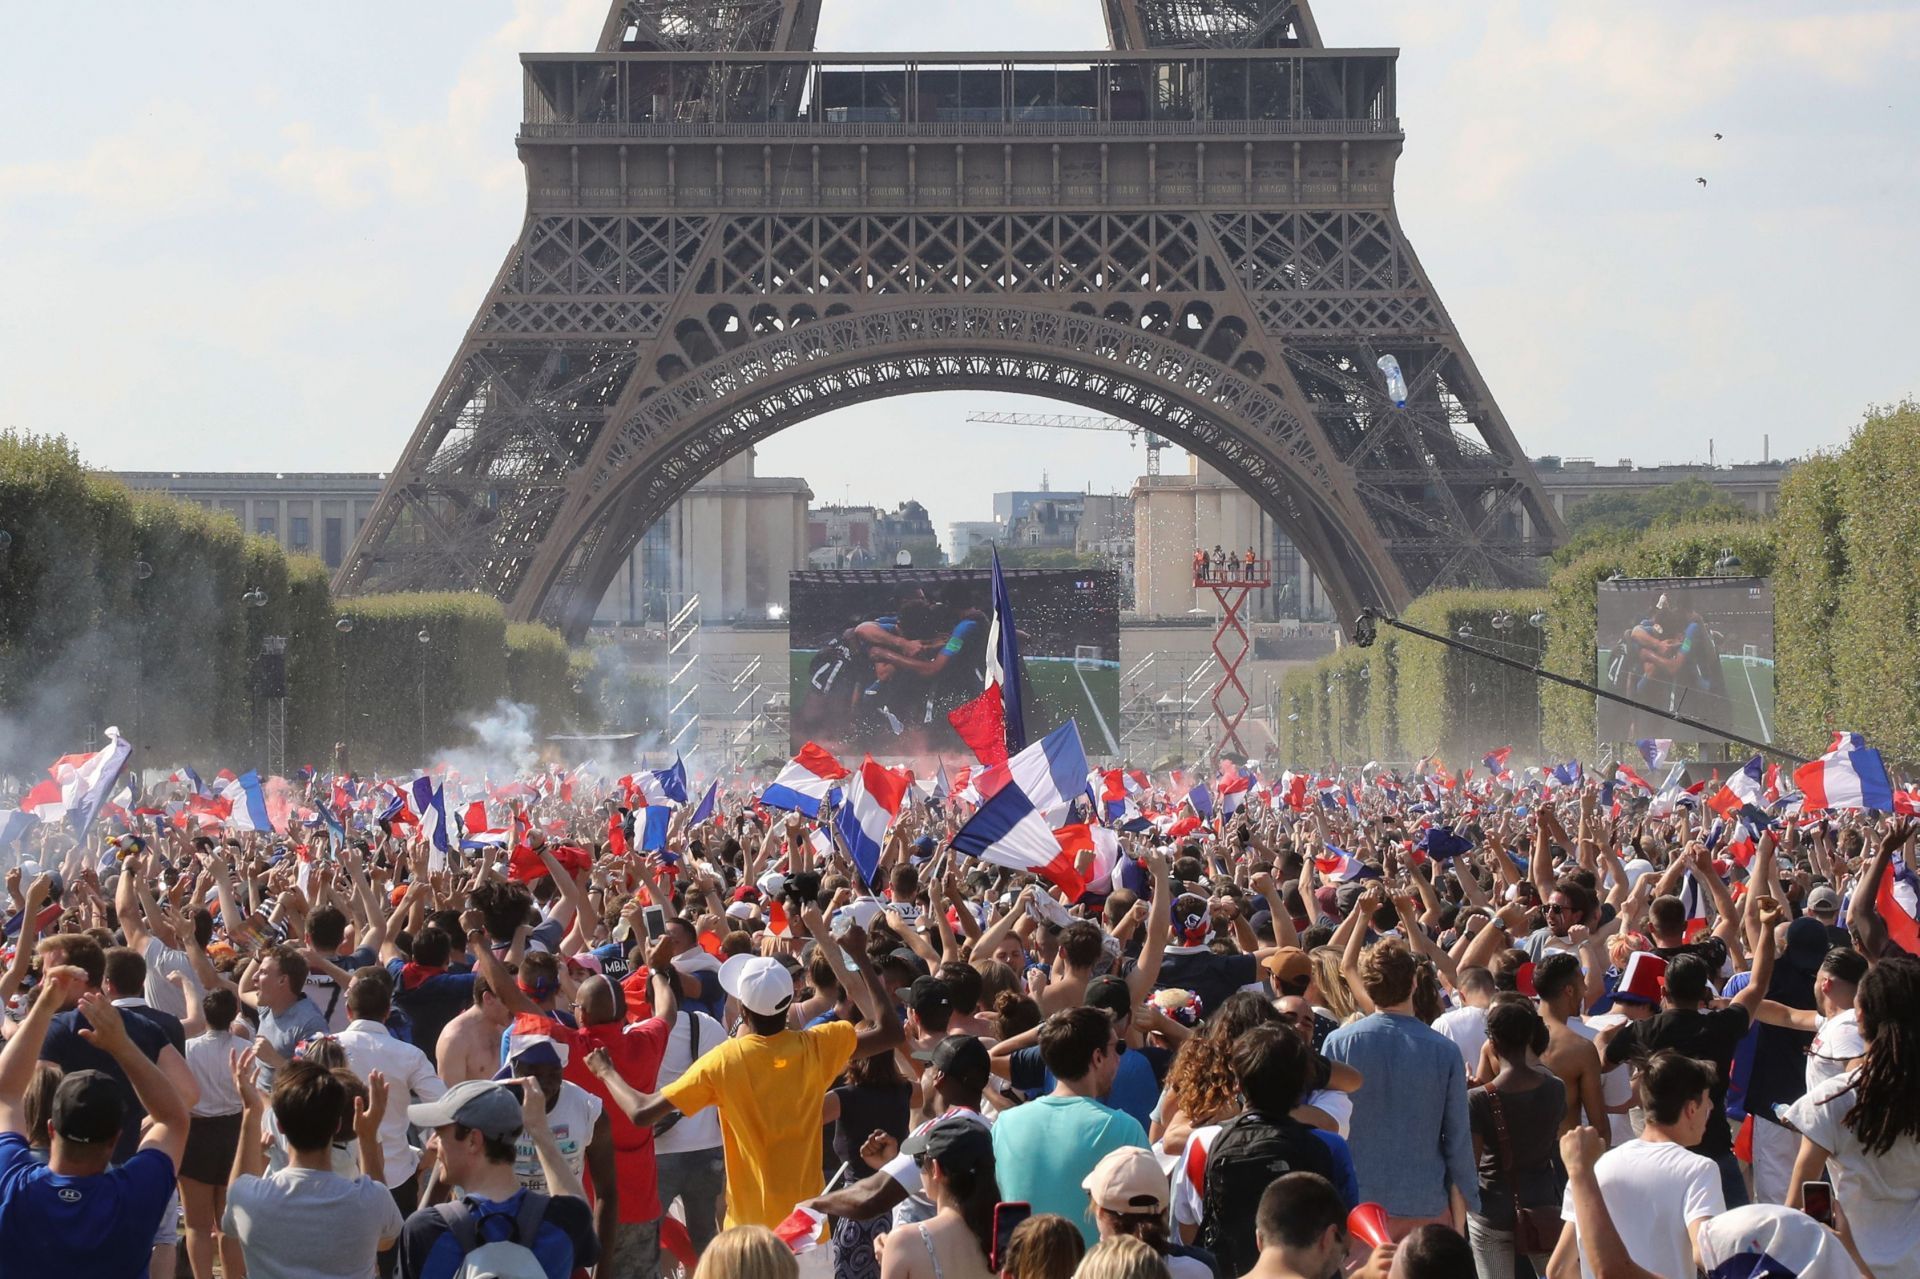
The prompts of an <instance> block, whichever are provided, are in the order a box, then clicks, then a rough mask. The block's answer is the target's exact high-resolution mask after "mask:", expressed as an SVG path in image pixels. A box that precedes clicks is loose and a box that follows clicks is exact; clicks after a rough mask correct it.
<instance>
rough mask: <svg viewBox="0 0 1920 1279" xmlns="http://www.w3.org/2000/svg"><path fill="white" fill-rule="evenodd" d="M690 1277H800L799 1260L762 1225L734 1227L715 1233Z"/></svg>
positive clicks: (777, 1237) (697, 1278) (705, 1278)
mask: <svg viewBox="0 0 1920 1279" xmlns="http://www.w3.org/2000/svg"><path fill="white" fill-rule="evenodd" d="M693 1279H800V1263H799V1262H797V1261H795V1260H794V1259H793V1250H792V1249H791V1248H789V1247H787V1245H785V1244H783V1243H781V1242H780V1237H779V1236H778V1235H776V1234H774V1233H773V1231H771V1230H768V1229H767V1228H766V1227H765V1226H735V1227H734V1228H733V1229H731V1230H723V1231H721V1232H720V1233H719V1234H717V1235H715V1236H714V1238H713V1242H712V1243H710V1244H708V1245H707V1250H706V1251H705V1252H703V1253H701V1254H700V1264H699V1266H698V1267H696V1268H695V1270H694V1272H693Z"/></svg>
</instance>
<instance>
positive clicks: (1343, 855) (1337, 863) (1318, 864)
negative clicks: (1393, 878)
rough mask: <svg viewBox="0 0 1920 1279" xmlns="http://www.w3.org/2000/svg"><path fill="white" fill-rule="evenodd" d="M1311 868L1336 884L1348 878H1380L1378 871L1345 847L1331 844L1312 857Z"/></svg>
mask: <svg viewBox="0 0 1920 1279" xmlns="http://www.w3.org/2000/svg"><path fill="white" fill-rule="evenodd" d="M1313 868H1314V870H1316V871H1318V872H1319V873H1320V878H1322V879H1326V880H1331V881H1332V882H1334V883H1336V884H1344V883H1346V882H1347V881H1348V880H1350V879H1378V878H1380V872H1379V871H1378V870H1377V869H1375V868H1374V867H1372V866H1369V865H1367V864H1366V863H1365V862H1363V861H1361V860H1360V859H1359V858H1358V857H1355V856H1354V855H1353V854H1352V853H1349V852H1348V851H1347V850H1346V849H1344V848H1335V847H1334V846H1333V845H1332V844H1328V845H1327V850H1326V852H1325V853H1323V854H1322V855H1320V856H1318V857H1316V858H1314V859H1313Z"/></svg>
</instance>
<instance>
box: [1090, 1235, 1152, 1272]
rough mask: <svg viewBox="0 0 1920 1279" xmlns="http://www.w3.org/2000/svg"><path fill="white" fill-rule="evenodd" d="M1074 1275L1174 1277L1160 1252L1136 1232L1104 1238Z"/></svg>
mask: <svg viewBox="0 0 1920 1279" xmlns="http://www.w3.org/2000/svg"><path fill="white" fill-rule="evenodd" d="M1073 1279H1172V1276H1171V1275H1170V1274H1169V1273H1168V1271H1167V1263H1166V1262H1164V1261H1162V1260H1161V1259H1160V1254H1159V1253H1157V1252H1155V1251H1154V1250H1153V1249H1152V1248H1150V1247H1148V1246H1147V1245H1146V1244H1143V1243H1141V1242H1140V1241H1139V1240H1138V1239H1135V1238H1134V1237H1133V1236H1132V1235H1114V1236H1112V1237H1111V1238H1107V1239H1102V1240H1101V1241H1100V1242H1099V1243H1097V1244H1095V1245H1094V1246H1093V1251H1091V1252H1089V1253H1088V1254H1087V1255H1086V1256H1085V1257H1084V1258H1082V1259H1081V1262H1080V1268H1079V1269H1078V1270H1076V1271H1074V1272H1073Z"/></svg>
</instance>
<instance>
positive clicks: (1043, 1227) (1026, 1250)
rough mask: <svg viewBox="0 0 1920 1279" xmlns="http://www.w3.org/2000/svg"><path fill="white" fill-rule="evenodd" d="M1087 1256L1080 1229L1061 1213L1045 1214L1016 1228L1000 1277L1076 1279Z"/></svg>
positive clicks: (1029, 1219)
mask: <svg viewBox="0 0 1920 1279" xmlns="http://www.w3.org/2000/svg"><path fill="white" fill-rule="evenodd" d="M1086 1255H1087V1241H1086V1239H1085V1238H1084V1237H1083V1236H1082V1235H1081V1233H1080V1227H1078V1226H1076V1225H1074V1224H1073V1223H1072V1222H1071V1221H1068V1220H1067V1219H1066V1218H1065V1217H1062V1216H1061V1215H1060V1214H1059V1213H1054V1212H1043V1213H1041V1214H1040V1215H1039V1216H1037V1217H1028V1218H1027V1219H1026V1220H1025V1221H1023V1222H1021V1223H1020V1224H1019V1225H1017V1226H1015V1227H1014V1228H1013V1236H1012V1238H1010V1239H1008V1240H1007V1255H1006V1257H1005V1259H1004V1264H1003V1265H1002V1266H1001V1267H1000V1274H1001V1277H1002V1279H1073V1272H1074V1270H1075V1269H1076V1268H1077V1267H1078V1266H1079V1265H1080V1259H1081V1258H1082V1257H1084V1256H1086Z"/></svg>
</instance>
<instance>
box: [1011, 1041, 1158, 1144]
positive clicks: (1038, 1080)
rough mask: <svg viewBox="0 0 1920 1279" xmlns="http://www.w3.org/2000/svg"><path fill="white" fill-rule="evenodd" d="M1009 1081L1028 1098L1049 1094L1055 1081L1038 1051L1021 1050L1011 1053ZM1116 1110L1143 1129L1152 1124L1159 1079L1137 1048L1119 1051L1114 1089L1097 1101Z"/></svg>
mask: <svg viewBox="0 0 1920 1279" xmlns="http://www.w3.org/2000/svg"><path fill="white" fill-rule="evenodd" d="M1007 1073H1008V1077H1009V1082H1011V1083H1012V1084H1013V1086H1014V1087H1015V1088H1018V1089H1019V1090H1020V1091H1021V1092H1024V1093H1025V1094H1027V1096H1029V1097H1034V1096H1038V1095H1041V1094H1043V1093H1050V1092H1052V1091H1053V1090H1054V1087H1055V1085H1056V1084H1057V1082H1058V1081H1057V1080H1055V1079H1054V1077H1053V1072H1052V1071H1051V1070H1048V1069H1047V1064H1046V1061H1045V1060H1044V1059H1043V1058H1042V1057H1041V1056H1040V1050H1039V1048H1037V1047H1035V1048H1022V1049H1020V1051H1018V1052H1016V1053H1014V1054H1013V1058H1012V1060H1011V1062H1010V1064H1009V1066H1008V1070H1007ZM1100 1100H1101V1101H1103V1102H1105V1103H1106V1104H1107V1105H1109V1106H1112V1107H1113V1108H1114V1109H1115V1110H1121V1111H1125V1112H1126V1113H1127V1114H1129V1115H1132V1116H1133V1117H1134V1118H1135V1119H1137V1120H1138V1121H1139V1122H1140V1126H1141V1127H1142V1128H1145V1127H1146V1126H1147V1125H1148V1124H1150V1123H1152V1122H1153V1108H1154V1107H1155V1106H1157V1105H1159V1104H1160V1080H1159V1077H1158V1076H1157V1075H1155V1074H1154V1070H1153V1061H1152V1059H1151V1058H1149V1057H1148V1056H1147V1055H1146V1054H1145V1053H1143V1052H1140V1051H1138V1050H1137V1049H1129V1048H1127V1047H1126V1046H1125V1045H1122V1046H1121V1049H1120V1067H1119V1069H1118V1070H1116V1071H1114V1074H1113V1086H1112V1087H1111V1088H1109V1089H1108V1090H1107V1095H1106V1096H1104V1097H1102V1098H1101V1099H1100Z"/></svg>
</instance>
